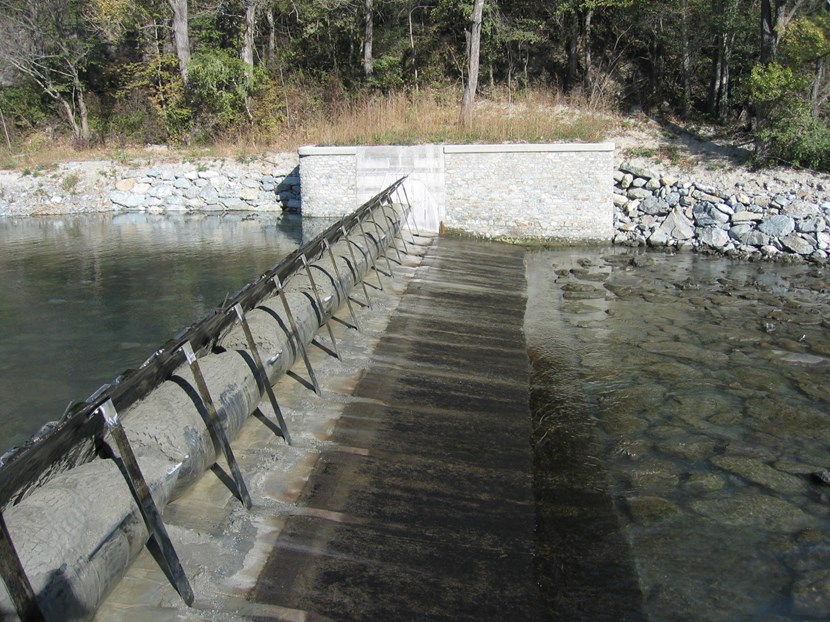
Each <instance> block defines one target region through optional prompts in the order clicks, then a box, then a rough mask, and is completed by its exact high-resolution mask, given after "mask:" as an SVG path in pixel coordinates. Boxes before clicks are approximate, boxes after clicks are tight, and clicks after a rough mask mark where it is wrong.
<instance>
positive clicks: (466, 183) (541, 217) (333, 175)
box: [299, 144, 614, 242]
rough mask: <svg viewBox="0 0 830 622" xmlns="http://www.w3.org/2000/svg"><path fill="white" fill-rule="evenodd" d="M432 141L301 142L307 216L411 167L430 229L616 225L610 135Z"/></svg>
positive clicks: (473, 231)
mask: <svg viewBox="0 0 830 622" xmlns="http://www.w3.org/2000/svg"><path fill="white" fill-rule="evenodd" d="M432 147H433V148H431V149H427V148H425V146H423V145H422V146H413V147H407V146H392V147H389V146H385V147H303V148H301V149H300V152H299V153H300V176H301V178H302V180H303V186H302V205H303V215H304V216H306V217H317V216H320V217H332V216H336V217H340V216H343V215H344V214H345V213H347V212H348V211H350V210H351V209H354V207H355V206H357V205H358V204H359V203H360V202H361V200H365V198H366V196H368V195H371V194H373V193H376V192H379V191H380V190H382V189H383V188H384V187H385V186H388V185H389V184H390V183H392V182H394V181H396V180H397V179H399V178H400V177H403V176H404V175H410V177H409V178H408V179H407V181H406V183H405V187H406V188H407V194H408V196H409V197H410V198H411V199H412V200H413V206H414V213H415V215H416V217H417V218H418V220H417V222H418V225H419V227H422V228H425V229H427V230H435V231H437V230H438V229H439V228H440V227H441V226H443V228H444V229H445V230H447V231H453V232H459V233H464V234H469V235H474V236H477V237H482V238H488V239H497V240H509V241H533V240H535V241H564V242H585V241H609V240H610V239H611V237H612V236H613V234H614V228H613V223H614V220H613V208H612V200H611V199H612V189H613V179H612V172H613V155H614V146H613V145H612V144H579V145H574V144H571V145H561V144H560V145H444V146H443V147H442V146H432ZM384 170H385V171H386V173H384ZM367 193H368V194H367Z"/></svg>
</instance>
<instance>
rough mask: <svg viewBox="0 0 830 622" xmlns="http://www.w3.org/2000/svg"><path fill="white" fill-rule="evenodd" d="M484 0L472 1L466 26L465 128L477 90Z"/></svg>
mask: <svg viewBox="0 0 830 622" xmlns="http://www.w3.org/2000/svg"><path fill="white" fill-rule="evenodd" d="M483 13H484V0H474V3H473V13H472V15H471V17H470V22H469V24H468V26H467V82H466V83H465V84H464V96H463V98H462V100H461V120H462V122H463V123H464V125H465V126H466V127H470V126H471V125H472V124H473V104H474V103H475V97H476V90H477V89H478V69H479V55H480V52H481V22H482V15H483Z"/></svg>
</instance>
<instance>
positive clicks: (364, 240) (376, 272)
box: [356, 216, 391, 291]
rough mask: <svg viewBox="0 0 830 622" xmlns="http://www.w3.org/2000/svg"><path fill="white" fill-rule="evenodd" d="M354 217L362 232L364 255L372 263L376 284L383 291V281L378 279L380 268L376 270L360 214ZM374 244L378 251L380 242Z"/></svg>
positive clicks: (376, 266)
mask: <svg viewBox="0 0 830 622" xmlns="http://www.w3.org/2000/svg"><path fill="white" fill-rule="evenodd" d="M356 219H357V224H358V225H359V226H360V233H362V234H363V243H364V244H365V245H366V255H367V256H368V257H369V262H370V263H371V265H372V270H374V271H375V276H377V277H378V285H379V286H380V291H383V281H381V280H380V270H378V265H377V263H376V262H375V258H374V256H373V255H372V253H371V252H370V251H369V236H368V235H366V229H364V228H363V221H362V220H360V216H357V217H356ZM376 246H377V247H378V251H380V243H379V242H378V243H377V244H376ZM390 276H391V275H390Z"/></svg>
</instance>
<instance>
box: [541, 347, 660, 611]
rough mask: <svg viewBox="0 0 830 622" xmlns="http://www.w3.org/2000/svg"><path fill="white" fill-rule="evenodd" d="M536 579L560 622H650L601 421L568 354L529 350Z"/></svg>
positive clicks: (550, 608)
mask: <svg viewBox="0 0 830 622" xmlns="http://www.w3.org/2000/svg"><path fill="white" fill-rule="evenodd" d="M528 355H529V357H530V361H531V364H532V371H531V391H530V409H531V416H532V418H533V428H534V429H533V449H534V454H533V455H534V458H533V459H534V465H533V466H534V469H533V471H534V492H535V500H536V522H537V525H536V535H537V555H536V576H537V580H538V582H539V585H540V588H541V592H542V596H543V598H544V599H545V604H546V607H547V610H548V615H549V616H550V618H551V619H554V620H646V619H647V616H646V615H645V613H644V612H643V597H642V593H641V591H640V586H639V583H638V579H637V572H636V569H635V567H634V563H633V560H632V558H631V552H630V550H629V546H628V543H627V541H626V539H625V536H624V535H623V533H622V530H621V525H620V521H619V518H618V515H617V514H616V512H615V509H614V501H613V497H612V495H611V492H610V483H609V474H608V471H607V468H606V467H605V465H604V464H603V461H602V460H600V459H599V458H598V456H599V455H600V454H601V448H600V446H599V443H598V442H597V441H596V439H595V435H594V425H595V424H594V421H593V419H592V417H591V415H590V413H589V412H588V409H587V407H586V404H585V402H584V398H583V397H582V396H581V395H580V391H579V388H578V387H579V383H578V382H577V372H576V369H575V364H573V363H572V362H571V361H570V360H569V358H572V357H573V355H572V353H571V352H569V351H568V350H567V349H566V348H564V347H563V348H561V349H557V348H548V349H545V350H543V349H542V348H538V347H534V346H532V345H531V346H530V347H529V348H528Z"/></svg>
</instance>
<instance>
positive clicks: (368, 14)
mask: <svg viewBox="0 0 830 622" xmlns="http://www.w3.org/2000/svg"><path fill="white" fill-rule="evenodd" d="M363 14H364V17H363V22H364V37H363V73H364V75H365V76H366V77H367V78H368V77H369V76H371V75H372V40H373V39H374V24H373V17H372V0H365V4H364V13H363Z"/></svg>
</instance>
